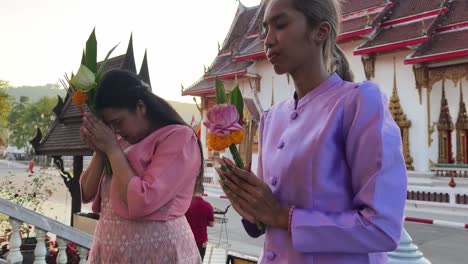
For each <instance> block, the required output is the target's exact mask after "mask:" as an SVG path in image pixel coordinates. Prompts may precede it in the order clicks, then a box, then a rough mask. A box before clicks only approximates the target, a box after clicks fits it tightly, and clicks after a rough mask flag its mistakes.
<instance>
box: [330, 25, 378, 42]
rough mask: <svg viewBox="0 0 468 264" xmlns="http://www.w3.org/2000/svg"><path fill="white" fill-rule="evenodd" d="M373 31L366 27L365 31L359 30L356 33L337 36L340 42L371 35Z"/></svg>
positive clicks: (351, 32) (350, 32)
mask: <svg viewBox="0 0 468 264" xmlns="http://www.w3.org/2000/svg"><path fill="white" fill-rule="evenodd" d="M372 31H373V29H372V27H365V28H363V29H358V30H354V31H349V32H345V33H342V34H339V35H338V36H337V40H338V41H345V40H348V39H350V38H353V37H359V36H362V35H366V34H369V33H371V32H372Z"/></svg>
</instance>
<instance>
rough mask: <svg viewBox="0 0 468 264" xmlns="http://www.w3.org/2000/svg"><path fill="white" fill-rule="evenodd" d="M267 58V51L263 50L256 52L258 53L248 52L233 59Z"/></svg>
mask: <svg viewBox="0 0 468 264" xmlns="http://www.w3.org/2000/svg"><path fill="white" fill-rule="evenodd" d="M264 58H266V53H265V52H264V51H262V52H256V53H251V54H246V55H242V56H237V57H234V58H232V60H233V61H245V60H258V59H264Z"/></svg>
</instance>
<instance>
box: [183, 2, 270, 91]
mask: <svg viewBox="0 0 468 264" xmlns="http://www.w3.org/2000/svg"><path fill="white" fill-rule="evenodd" d="M263 12H264V7H263V3H262V4H260V5H258V6H254V7H249V8H246V7H244V6H242V4H241V3H240V4H239V7H238V10H237V13H236V17H235V19H234V20H233V22H232V25H231V29H230V31H229V33H228V34H227V36H226V39H225V40H224V43H223V47H222V48H221V50H220V52H219V53H218V54H219V55H218V56H217V57H216V59H215V60H214V61H213V63H212V64H211V66H210V67H209V70H208V72H207V73H205V75H204V76H203V77H202V78H201V79H200V80H199V81H197V82H196V83H195V84H193V85H191V86H190V87H188V88H187V89H185V90H184V91H183V92H182V95H200V94H205V93H212V92H214V90H213V85H214V84H213V82H212V81H211V80H210V79H212V78H214V77H216V76H219V77H220V78H232V77H235V76H236V75H237V76H239V75H242V74H245V73H246V69H247V67H248V66H250V65H251V64H252V62H234V61H232V58H233V54H235V53H236V52H238V50H240V49H241V48H242V47H245V45H249V43H251V42H252V41H253V39H255V38H249V37H246V35H247V34H248V33H249V32H250V33H258V31H257V30H256V27H255V23H254V22H253V21H261V18H259V16H260V17H263V15H262V14H263ZM226 52H228V53H229V54H225V55H223V53H226Z"/></svg>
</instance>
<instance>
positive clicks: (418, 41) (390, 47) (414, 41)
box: [353, 36, 429, 55]
mask: <svg viewBox="0 0 468 264" xmlns="http://www.w3.org/2000/svg"><path fill="white" fill-rule="evenodd" d="M428 40H429V37H428V36H423V37H418V38H413V39H409V40H402V41H397V42H392V43H385V44H383V45H378V46H372V47H368V48H360V49H355V50H354V52H353V55H363V54H369V53H376V52H382V51H389V50H393V49H398V48H403V47H407V46H413V45H417V44H421V43H423V42H426V41H428Z"/></svg>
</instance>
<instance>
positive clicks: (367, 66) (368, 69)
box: [361, 55, 375, 81]
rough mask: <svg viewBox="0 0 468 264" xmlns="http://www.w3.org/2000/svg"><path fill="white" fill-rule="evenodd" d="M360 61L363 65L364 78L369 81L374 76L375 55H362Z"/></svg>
mask: <svg viewBox="0 0 468 264" xmlns="http://www.w3.org/2000/svg"><path fill="white" fill-rule="evenodd" d="M361 62H362V65H363V66H364V73H365V74H366V79H367V80H368V81H370V79H371V78H373V77H375V55H364V56H362V57H361Z"/></svg>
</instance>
